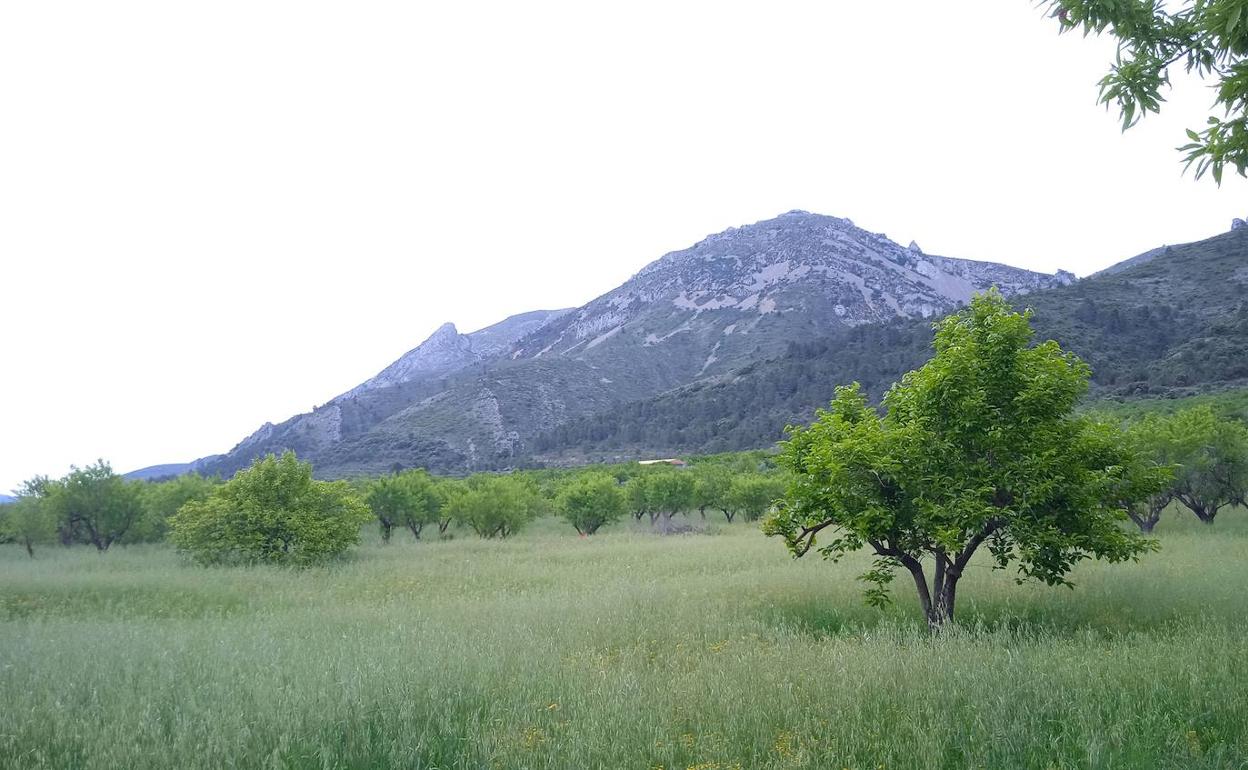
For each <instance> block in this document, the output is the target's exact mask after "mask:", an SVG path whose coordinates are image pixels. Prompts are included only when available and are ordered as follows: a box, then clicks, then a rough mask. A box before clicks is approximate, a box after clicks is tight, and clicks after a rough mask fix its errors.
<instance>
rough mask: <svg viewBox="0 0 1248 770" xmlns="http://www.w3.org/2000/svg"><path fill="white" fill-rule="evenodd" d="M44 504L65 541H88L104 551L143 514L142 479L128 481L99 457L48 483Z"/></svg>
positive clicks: (123, 534) (122, 535) (119, 538)
mask: <svg viewBox="0 0 1248 770" xmlns="http://www.w3.org/2000/svg"><path fill="white" fill-rule="evenodd" d="M46 504H47V505H48V506H50V509H51V510H52V511H53V513H54V515H55V516H56V519H57V522H58V528H59V529H60V531H61V534H62V537H63V538H64V539H65V540H66V541H67V542H75V541H77V542H87V543H90V544H91V545H94V546H95V547H96V549H97V550H98V551H100V552H101V553H103V552H104V551H107V550H108V549H109V546H111V545H112V544H113V543H115V542H117V541H118V540H121V539H122V538H123V537H125V535H126V533H127V532H128V531H129V530H130V528H131V527H132V526H133V525H134V524H135V522H137V521H138V520H139V518H140V517H141V516H142V514H143V482H141V481H128V480H126V479H124V478H122V477H121V476H118V475H117V474H116V473H113V469H112V467H111V466H110V465H109V464H108V463H106V462H104V461H103V460H99V461H98V462H96V463H95V464H94V465H88V466H87V467H85V468H77V467H75V468H72V469H71V470H70V472H69V475H67V476H66V477H65V478H63V479H61V480H60V481H58V482H54V483H50V484H49V486H48V488H47V503H46Z"/></svg>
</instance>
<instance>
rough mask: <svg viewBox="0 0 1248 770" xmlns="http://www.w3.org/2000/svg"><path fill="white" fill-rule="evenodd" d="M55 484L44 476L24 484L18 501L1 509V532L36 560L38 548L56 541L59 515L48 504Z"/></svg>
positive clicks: (18, 495) (18, 491)
mask: <svg viewBox="0 0 1248 770" xmlns="http://www.w3.org/2000/svg"><path fill="white" fill-rule="evenodd" d="M51 488H52V482H51V481H49V479H48V478H47V477H45V476H36V477H35V478H33V479H31V480H29V481H26V482H23V484H22V486H21V488H20V489H18V490H17V500H15V501H14V502H12V503H9V504H8V505H3V506H0V532H3V533H4V534H5V535H7V536H8V537H11V538H12V539H13V540H14V541H16V542H17V543H19V544H21V545H22V547H24V548H25V549H26V554H27V555H28V556H30V557H31V558H32V559H33V558H34V557H35V546H36V545H42V544H45V543H52V542H55V540H56V515H55V513H54V512H53V510H52V508H51V506H50V505H49V504H48V493H49V491H50V489H51Z"/></svg>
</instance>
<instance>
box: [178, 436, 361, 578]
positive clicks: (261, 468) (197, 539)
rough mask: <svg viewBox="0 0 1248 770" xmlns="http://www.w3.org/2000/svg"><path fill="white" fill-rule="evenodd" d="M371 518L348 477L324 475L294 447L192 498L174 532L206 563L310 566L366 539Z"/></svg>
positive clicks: (181, 546)
mask: <svg viewBox="0 0 1248 770" xmlns="http://www.w3.org/2000/svg"><path fill="white" fill-rule="evenodd" d="M370 518H371V515H370V512H369V510H368V506H366V505H365V504H364V503H363V502H362V501H361V500H360V499H359V498H358V497H356V496H355V494H354V492H352V490H351V488H350V486H348V484H347V483H346V482H345V481H335V482H328V481H316V480H314V479H313V478H312V466H311V465H310V464H309V463H303V462H299V460H298V459H297V458H296V457H295V454H294V452H286V453H285V454H283V455H282V456H281V457H280V458H279V457H274V456H273V455H267V456H266V457H262V458H259V459H257V460H256V461H255V462H254V463H252V465H251V467H250V468H248V469H246V470H244V471H241V472H239V473H238V475H236V476H235V477H234V478H232V479H230V480H229V481H227V482H226V483H225V484H222V485H221V486H219V487H217V488H216V489H215V490H214V491H213V493H212V494H211V495H210V496H209V497H208V498H207V499H205V500H193V501H191V502H188V503H186V504H185V505H183V506H182V508H181V509H180V510H179V511H178V513H177V515H175V516H174V517H173V519H172V520H171V521H170V527H171V529H170V539H171V540H172V541H173V543H174V544H175V545H176V546H177V547H178V549H179V550H181V551H184V552H186V553H189V554H190V555H191V556H192V557H193V558H194V559H195V560H196V561H199V562H201V563H204V564H215V563H223V562H264V563H270V564H293V565H298V566H307V565H312V564H317V563H321V562H324V561H327V560H329V559H331V558H333V557H335V556H337V555H339V554H341V553H342V552H343V551H345V550H346V549H347V548H348V547H350V546H351V545H354V544H355V543H357V542H359V537H360V527H361V525H363V524H364V523H365V522H367V521H368V520H369V519H370Z"/></svg>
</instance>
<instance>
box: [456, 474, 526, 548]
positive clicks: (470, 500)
mask: <svg viewBox="0 0 1248 770" xmlns="http://www.w3.org/2000/svg"><path fill="white" fill-rule="evenodd" d="M544 503H545V501H544V500H543V499H542V496H541V495H540V494H539V493H538V491H537V488H536V487H535V486H534V485H533V484H531V483H530V482H529V481H528V480H527V479H523V478H520V477H518V476H492V475H488V474H479V475H476V476H472V477H470V478H469V479H468V481H467V483H465V484H464V485H463V487H457V488H455V489H454V490H453V491H451V492H450V494H449V495H448V500H447V503H446V509H445V510H446V516H447V517H448V518H453V519H456V520H458V521H461V522H463V523H465V524H467V525H468V526H470V527H472V530H473V531H474V532H476V533H477V534H478V535H480V536H481V537H484V538H493V537H507V536H508V535H510V534H512V533H514V532H516V531H517V530H519V529H520V528H521V527H523V526H524V525H525V524H527V523H529V522H530V521H532V520H533V519H535V518H537V517H538V516H539V515H541V514H542V513H543V508H544Z"/></svg>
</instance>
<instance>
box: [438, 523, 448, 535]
mask: <svg viewBox="0 0 1248 770" xmlns="http://www.w3.org/2000/svg"><path fill="white" fill-rule="evenodd" d="M449 526H451V520H450V519H441V520H439V521H438V534H439V535H444V534H446V528H447V527H449Z"/></svg>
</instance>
